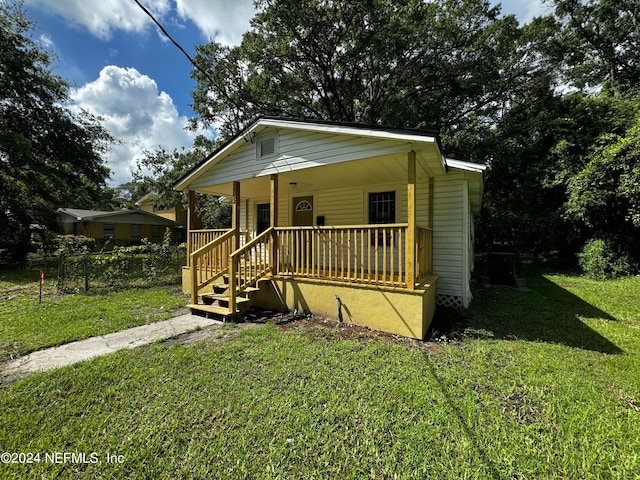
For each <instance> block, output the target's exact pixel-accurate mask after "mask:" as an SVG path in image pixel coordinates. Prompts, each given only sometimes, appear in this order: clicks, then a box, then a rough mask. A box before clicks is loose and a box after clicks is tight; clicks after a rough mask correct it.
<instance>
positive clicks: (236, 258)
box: [229, 228, 274, 314]
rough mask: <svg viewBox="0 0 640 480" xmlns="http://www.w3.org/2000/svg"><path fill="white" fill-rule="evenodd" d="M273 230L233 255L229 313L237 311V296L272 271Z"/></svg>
mask: <svg viewBox="0 0 640 480" xmlns="http://www.w3.org/2000/svg"><path fill="white" fill-rule="evenodd" d="M273 233H274V232H273V228H268V229H266V230H265V231H264V232H262V233H261V234H260V235H258V236H257V237H256V238H254V239H253V240H251V241H250V242H248V243H246V244H245V245H244V246H242V247H240V248H239V249H238V250H236V251H235V252H233V253H232V254H231V259H230V264H229V313H231V314H234V313H235V311H236V296H237V295H239V294H240V293H242V292H243V291H245V290H246V289H247V288H248V287H250V286H253V285H255V284H256V282H257V281H258V280H260V279H261V278H262V277H264V276H265V275H266V274H267V273H268V272H270V271H271V263H270V261H269V260H270V258H271V250H272V248H271V247H272V244H273V243H272V242H273V241H274V238H273ZM234 292H235V294H234Z"/></svg>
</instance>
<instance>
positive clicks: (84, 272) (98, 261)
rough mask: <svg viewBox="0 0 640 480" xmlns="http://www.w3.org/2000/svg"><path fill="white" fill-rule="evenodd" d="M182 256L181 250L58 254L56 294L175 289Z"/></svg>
mask: <svg viewBox="0 0 640 480" xmlns="http://www.w3.org/2000/svg"><path fill="white" fill-rule="evenodd" d="M186 256H187V250H186V247H185V246H176V247H170V248H160V249H154V250H152V251H149V252H136V251H133V252H132V251H126V250H115V251H113V252H104V253H102V252H101V253H84V254H73V255H69V254H64V253H61V254H60V255H59V257H58V258H57V263H58V279H57V288H58V293H83V292H84V293H86V292H88V291H89V290H92V291H95V290H102V289H110V288H118V287H119V288H123V287H151V286H156V285H179V284H180V283H181V281H182V267H183V266H184V265H185V264H186ZM49 261H51V260H49Z"/></svg>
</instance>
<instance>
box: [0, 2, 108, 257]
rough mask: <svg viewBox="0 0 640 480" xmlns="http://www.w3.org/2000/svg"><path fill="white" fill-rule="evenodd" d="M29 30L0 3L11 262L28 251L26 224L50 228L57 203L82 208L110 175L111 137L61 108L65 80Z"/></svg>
mask: <svg viewBox="0 0 640 480" xmlns="http://www.w3.org/2000/svg"><path fill="white" fill-rule="evenodd" d="M31 27H32V24H31V23H30V22H29V20H28V19H27V18H26V16H25V14H24V12H23V10H22V7H21V4H19V3H17V2H15V1H9V2H0V72H2V73H1V74H0V248H10V249H11V251H12V254H13V258H14V260H21V259H23V258H24V256H25V254H26V248H27V246H28V244H29V241H28V240H29V227H30V225H31V224H38V225H41V226H47V227H50V228H54V227H55V226H56V220H55V219H56V213H55V212H56V209H57V208H59V207H62V206H67V207H83V206H86V205H87V204H89V202H91V201H93V200H95V199H96V198H98V197H99V195H100V191H101V188H102V187H103V186H104V185H105V181H106V179H107V178H108V176H109V170H108V169H107V167H106V166H105V164H104V161H103V159H102V154H103V153H104V152H105V150H106V149H107V147H108V144H109V142H110V141H111V137H110V135H109V134H108V133H107V132H106V131H105V130H104V129H103V128H102V127H101V126H100V124H99V122H98V120H97V119H96V118H94V117H92V116H90V115H89V114H87V113H86V112H83V111H78V110H73V109H71V108H68V107H67V106H65V102H66V101H67V100H68V92H69V85H68V84H67V82H65V81H64V80H63V79H62V78H61V77H59V76H57V75H54V74H53V73H52V72H51V69H50V64H51V56H50V54H49V53H48V52H46V51H45V50H44V49H43V48H42V47H41V46H40V45H39V44H37V43H36V42H34V41H33V40H32V39H31V38H30V37H29V36H28V34H29V30H30V29H31Z"/></svg>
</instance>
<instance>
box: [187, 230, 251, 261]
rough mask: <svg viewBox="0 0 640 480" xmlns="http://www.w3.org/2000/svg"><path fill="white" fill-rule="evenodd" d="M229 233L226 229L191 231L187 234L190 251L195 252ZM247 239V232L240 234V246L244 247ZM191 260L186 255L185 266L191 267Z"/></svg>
mask: <svg viewBox="0 0 640 480" xmlns="http://www.w3.org/2000/svg"><path fill="white" fill-rule="evenodd" d="M228 231H229V229H228V228H214V229H206V230H191V231H190V232H189V245H190V251H191V252H195V251H196V250H199V249H201V248H202V247H204V246H205V245H208V244H210V243H211V242H213V241H214V240H215V239H216V238H219V237H221V236H222V235H224V234H225V233H227V232H228ZM246 238H247V232H240V245H244V244H245V242H246ZM190 262H191V258H190V256H189V255H187V266H188V267H189V266H191V263H190Z"/></svg>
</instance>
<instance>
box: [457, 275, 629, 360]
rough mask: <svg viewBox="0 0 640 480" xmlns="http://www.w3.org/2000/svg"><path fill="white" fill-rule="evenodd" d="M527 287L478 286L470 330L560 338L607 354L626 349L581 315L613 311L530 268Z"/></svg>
mask: <svg viewBox="0 0 640 480" xmlns="http://www.w3.org/2000/svg"><path fill="white" fill-rule="evenodd" d="M526 279H527V287H528V288H526V289H521V290H518V289H515V288H511V287H502V286H492V287H488V288H482V289H479V290H477V291H476V292H475V297H476V298H475V300H474V301H473V303H472V305H471V308H470V309H469V310H468V311H467V312H465V316H466V317H467V319H466V320H467V322H466V323H467V325H466V328H467V332H468V333H470V334H472V335H474V336H480V337H487V338H498V339H506V340H515V339H520V340H528V341H534V342H546V343H556V344H560V345H567V346H569V347H576V348H581V349H584V350H592V351H596V352H601V353H607V354H621V353H624V352H623V351H622V350H621V349H620V348H618V347H617V346H616V345H615V344H613V343H612V342H610V341H609V340H608V339H607V338H606V337H603V336H602V335H601V334H600V333H598V332H596V331H595V330H593V329H592V328H590V327H589V326H588V325H586V324H585V323H584V322H583V321H582V319H604V320H608V321H616V319H615V318H613V317H612V316H611V315H609V314H608V313H606V312H603V311H602V310H600V309H598V308H596V307H594V306H593V305H591V304H589V303H587V302H585V301H584V300H582V299H581V298H580V297H578V296H576V295H574V294H573V293H571V292H569V291H567V290H565V289H564V288H562V287H560V286H558V285H556V284H555V283H553V282H552V281H550V280H548V279H547V278H545V277H544V276H543V275H542V273H541V272H540V271H531V272H528V275H527V276H526Z"/></svg>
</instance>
